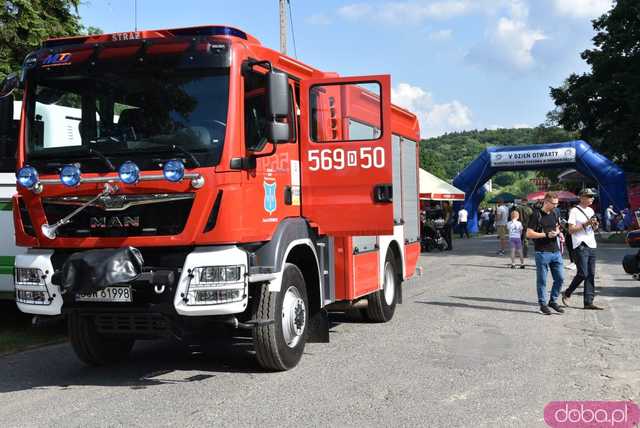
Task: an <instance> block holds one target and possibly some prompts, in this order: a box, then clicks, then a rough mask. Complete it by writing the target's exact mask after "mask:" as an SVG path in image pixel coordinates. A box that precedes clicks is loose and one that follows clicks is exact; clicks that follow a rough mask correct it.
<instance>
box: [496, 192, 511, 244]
mask: <svg viewBox="0 0 640 428" xmlns="http://www.w3.org/2000/svg"><path fill="white" fill-rule="evenodd" d="M508 221H509V208H507V207H506V206H505V205H504V203H503V201H502V199H498V208H497V209H496V229H497V231H498V238H499V239H500V244H499V245H500V247H498V254H499V255H501V256H504V250H505V249H506V248H507V239H508V236H509V235H508V231H507V222H508Z"/></svg>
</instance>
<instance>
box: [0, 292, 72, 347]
mask: <svg viewBox="0 0 640 428" xmlns="http://www.w3.org/2000/svg"><path fill="white" fill-rule="evenodd" d="M32 318H33V316H32V315H28V314H23V313H22V312H20V311H19V310H18V308H17V307H16V304H15V303H14V302H10V301H2V302H0V355H4V354H11V353H14V352H19V351H23V350H26V349H30V348H33V347H37V346H42V345H47V344H50V343H57V342H61V341H64V340H65V338H66V325H65V323H60V324H56V325H53V326H47V327H33V326H32V325H31V319H32Z"/></svg>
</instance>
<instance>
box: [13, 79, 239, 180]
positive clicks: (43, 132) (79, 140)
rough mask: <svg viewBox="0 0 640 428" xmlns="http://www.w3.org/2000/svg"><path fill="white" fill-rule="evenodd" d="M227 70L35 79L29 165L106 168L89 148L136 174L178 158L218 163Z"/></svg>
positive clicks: (224, 121) (223, 130)
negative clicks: (129, 164) (132, 166)
mask: <svg viewBox="0 0 640 428" xmlns="http://www.w3.org/2000/svg"><path fill="white" fill-rule="evenodd" d="M228 98H229V72H228V69H220V70H218V71H211V70H207V71H206V72H204V71H202V72H176V71H174V72H170V73H169V72H160V71H158V72H155V73H153V74H150V73H104V74H98V73H96V74H91V75H84V76H58V77H56V78H50V79H39V81H38V82H37V83H36V85H35V89H34V90H33V91H31V96H30V98H29V100H30V102H29V104H28V108H27V120H28V134H27V147H26V152H27V159H28V161H29V162H30V163H31V164H39V166H40V167H41V168H45V169H46V168H47V167H52V168H55V166H56V161H58V163H68V162H69V161H70V160H74V161H78V162H80V163H81V165H82V170H83V171H91V170H98V169H101V168H104V161H103V160H101V159H97V158H96V157H95V155H92V154H91V151H89V150H87V149H88V148H92V149H94V151H98V152H100V153H102V154H103V155H104V156H106V157H108V158H109V159H111V160H112V161H113V163H114V164H115V165H116V166H117V165H118V164H119V163H122V162H124V161H125V160H133V161H134V162H136V163H137V164H138V165H139V167H140V168H141V169H158V162H159V161H162V160H166V159H169V158H172V157H182V156H184V155H182V154H180V152H181V151H180V150H178V151H176V148H175V147H173V146H174V145H175V146H178V147H180V148H182V149H184V150H186V151H188V152H189V153H191V154H193V156H194V157H195V158H196V159H197V161H198V163H200V165H202V166H211V165H216V164H217V163H218V162H219V161H220V157H221V154H222V149H223V146H224V139H225V133H226V125H227V111H228Z"/></svg>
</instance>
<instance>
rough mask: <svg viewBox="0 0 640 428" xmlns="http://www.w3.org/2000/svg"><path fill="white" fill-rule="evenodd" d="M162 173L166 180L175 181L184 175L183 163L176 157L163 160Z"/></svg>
mask: <svg viewBox="0 0 640 428" xmlns="http://www.w3.org/2000/svg"><path fill="white" fill-rule="evenodd" d="M162 174H163V175H164V178H166V179H167V180H168V181H171V182H173V183H176V182H178V181H180V180H182V178H183V177H184V164H183V163H182V162H180V161H179V160H177V159H171V160H170V161H167V162H165V164H164V166H163V167H162Z"/></svg>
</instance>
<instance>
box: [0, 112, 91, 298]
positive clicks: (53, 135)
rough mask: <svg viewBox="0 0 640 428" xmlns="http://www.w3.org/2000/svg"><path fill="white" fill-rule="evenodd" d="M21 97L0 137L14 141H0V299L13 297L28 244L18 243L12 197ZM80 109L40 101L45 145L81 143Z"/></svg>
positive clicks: (14, 187) (14, 188)
mask: <svg viewBox="0 0 640 428" xmlns="http://www.w3.org/2000/svg"><path fill="white" fill-rule="evenodd" d="M21 109H22V102H21V101H14V102H13V119H14V125H13V127H12V128H11V129H9V130H7V132H5V133H4V135H2V136H0V138H7V139H9V140H12V141H13V143H12V144H4V145H0V231H2V232H1V233H0V300H13V299H14V294H15V291H14V286H13V262H14V259H15V256H16V255H18V254H24V253H25V252H26V250H27V249H26V248H24V247H17V246H16V244H15V235H14V230H15V229H14V227H13V210H12V207H11V197H12V196H13V194H14V193H15V192H16V175H15V171H16V142H17V129H18V123H19V121H20V111H21ZM80 113H81V112H80V109H76V108H73V107H63V106H57V105H46V104H41V103H37V104H36V114H37V115H39V116H40V117H39V119H40V121H41V122H42V126H43V131H44V141H43V144H44V146H45V147H54V146H56V145H59V146H70V145H80V144H81V139H80V132H79V129H78V125H79V123H80Z"/></svg>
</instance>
